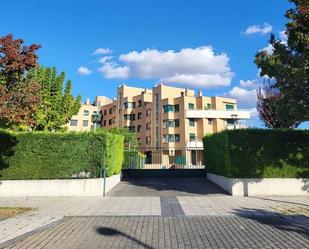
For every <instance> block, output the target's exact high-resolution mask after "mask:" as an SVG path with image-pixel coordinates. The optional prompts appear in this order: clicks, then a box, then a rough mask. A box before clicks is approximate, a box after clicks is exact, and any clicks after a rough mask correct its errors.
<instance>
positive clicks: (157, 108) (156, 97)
mask: <svg viewBox="0 0 309 249" xmlns="http://www.w3.org/2000/svg"><path fill="white" fill-rule="evenodd" d="M155 104H156V112H159V94H156V95H155Z"/></svg>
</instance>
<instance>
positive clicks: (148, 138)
mask: <svg viewBox="0 0 309 249" xmlns="http://www.w3.org/2000/svg"><path fill="white" fill-rule="evenodd" d="M150 142H151V137H150V136H149V137H146V144H150Z"/></svg>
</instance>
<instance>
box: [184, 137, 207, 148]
mask: <svg viewBox="0 0 309 249" xmlns="http://www.w3.org/2000/svg"><path fill="white" fill-rule="evenodd" d="M186 148H187V149H188V150H203V149H204V148H203V141H202V140H200V139H194V140H190V141H187V142H186Z"/></svg>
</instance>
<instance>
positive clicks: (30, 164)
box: [0, 131, 123, 179]
mask: <svg viewBox="0 0 309 249" xmlns="http://www.w3.org/2000/svg"><path fill="white" fill-rule="evenodd" d="M102 143H103V148H102ZM0 144H1V147H0V179H62V178H72V177H73V176H76V177H78V176H79V175H84V176H87V177H98V176H99V175H100V163H101V161H100V160H101V159H102V153H103V151H104V155H103V163H104V165H106V166H107V167H108V170H107V176H111V175H113V174H117V173H120V171H121V165H122V160H123V137H122V136H121V135H116V134H109V133H107V132H89V133H56V132H55V133H51V132H49V133H44V132H28V133H26V132H7V131H0ZM80 173H84V174H80Z"/></svg>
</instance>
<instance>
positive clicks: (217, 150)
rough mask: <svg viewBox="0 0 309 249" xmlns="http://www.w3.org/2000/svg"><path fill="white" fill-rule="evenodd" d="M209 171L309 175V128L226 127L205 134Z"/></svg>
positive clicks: (233, 174) (243, 174)
mask: <svg viewBox="0 0 309 249" xmlns="http://www.w3.org/2000/svg"><path fill="white" fill-rule="evenodd" d="M203 142H204V162H205V166H206V170H207V172H209V173H214V174H218V175H223V176H226V177H235V178H245V177H247V178H255V177H256V178H259V177H262V178H263V177H265V178H276V177H278V178H289V177H291V178H294V177H295V178H301V177H305V178H307V177H309V131H306V130H265V129H240V130H226V131H223V132H220V133H217V134H213V135H210V136H206V137H204V139H203Z"/></svg>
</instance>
